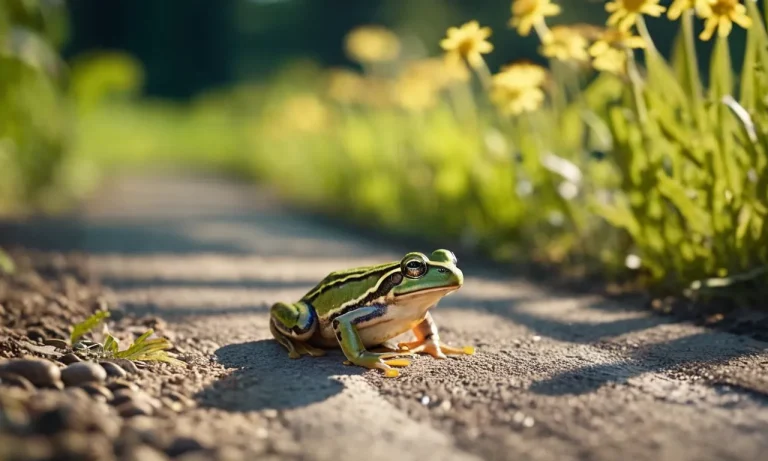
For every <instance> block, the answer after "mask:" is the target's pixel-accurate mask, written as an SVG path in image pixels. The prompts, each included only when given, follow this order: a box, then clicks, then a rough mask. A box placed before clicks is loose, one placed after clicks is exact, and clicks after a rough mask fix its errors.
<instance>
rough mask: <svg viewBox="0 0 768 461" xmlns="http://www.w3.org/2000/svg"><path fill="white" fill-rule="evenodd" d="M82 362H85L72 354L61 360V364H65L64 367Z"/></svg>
mask: <svg viewBox="0 0 768 461" xmlns="http://www.w3.org/2000/svg"><path fill="white" fill-rule="evenodd" d="M82 361H83V359H81V358H80V357H78V356H77V355H75V354H71V353H70V354H66V355H62V356H61V357H60V358H59V362H61V363H63V364H64V365H71V364H73V363H77V362H82Z"/></svg>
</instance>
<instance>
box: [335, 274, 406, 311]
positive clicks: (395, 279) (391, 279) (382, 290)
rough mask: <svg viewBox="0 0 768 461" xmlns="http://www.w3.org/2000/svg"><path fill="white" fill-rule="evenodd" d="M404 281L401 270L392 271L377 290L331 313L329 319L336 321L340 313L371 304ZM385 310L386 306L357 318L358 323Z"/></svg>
mask: <svg viewBox="0 0 768 461" xmlns="http://www.w3.org/2000/svg"><path fill="white" fill-rule="evenodd" d="M390 272H392V269H390ZM402 281H403V274H401V273H400V271H397V272H392V273H391V274H390V275H389V276H388V277H387V278H386V280H383V281H382V282H381V284H379V286H378V288H377V289H376V291H373V292H370V293H368V294H367V295H366V296H365V297H364V298H362V299H360V300H359V301H358V302H356V303H355V304H352V305H349V306H347V307H345V308H344V309H342V310H340V311H338V312H334V313H333V314H331V315H330V317H329V320H331V321H334V320H335V319H336V318H337V317H339V316H340V315H344V314H346V313H347V312H351V311H353V310H355V309H358V308H361V307H366V306H371V305H372V303H373V302H374V301H375V300H377V299H378V298H380V297H382V296H384V295H385V294H387V293H388V292H389V290H391V289H392V288H394V287H395V286H397V285H399V284H400V282H402ZM385 312H386V308H382V309H379V310H377V312H376V313H373V314H371V315H368V316H366V317H362V318H360V319H357V323H361V322H365V321H368V320H370V319H371V318H374V317H378V316H380V315H382V314H383V313H385Z"/></svg>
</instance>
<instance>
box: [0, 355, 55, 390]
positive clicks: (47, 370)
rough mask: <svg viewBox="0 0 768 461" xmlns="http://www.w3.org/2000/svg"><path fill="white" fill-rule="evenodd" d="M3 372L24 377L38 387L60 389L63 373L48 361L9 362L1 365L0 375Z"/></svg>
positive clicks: (17, 360) (23, 360)
mask: <svg viewBox="0 0 768 461" xmlns="http://www.w3.org/2000/svg"><path fill="white" fill-rule="evenodd" d="M2 372H7V373H13V374H16V375H19V376H22V377H24V378H26V379H27V380H28V381H29V382H31V383H32V384H33V385H35V386H37V387H58V386H60V385H61V380H60V379H61V371H60V370H59V368H58V367H57V366H56V365H54V364H53V363H52V362H49V361H47V360H42V359H12V360H8V361H6V362H3V363H0V373H2ZM57 384H58V386H57Z"/></svg>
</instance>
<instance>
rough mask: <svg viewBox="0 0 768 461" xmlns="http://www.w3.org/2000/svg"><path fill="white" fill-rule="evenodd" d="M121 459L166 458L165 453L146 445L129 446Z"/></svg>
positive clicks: (156, 460)
mask: <svg viewBox="0 0 768 461" xmlns="http://www.w3.org/2000/svg"><path fill="white" fill-rule="evenodd" d="M120 459H121V460H123V461H165V460H167V459H168V457H167V456H165V453H163V452H161V451H159V450H156V449H154V448H152V447H150V446H148V445H139V446H137V447H129V448H128V449H127V450H126V452H125V454H124V455H123V456H122V457H121V458H120Z"/></svg>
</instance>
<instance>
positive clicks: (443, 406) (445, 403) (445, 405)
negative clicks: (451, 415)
mask: <svg viewBox="0 0 768 461" xmlns="http://www.w3.org/2000/svg"><path fill="white" fill-rule="evenodd" d="M451 407H452V405H451V401H450V400H443V401H442V402H440V409H441V410H443V411H449V410H450V409H451Z"/></svg>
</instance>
